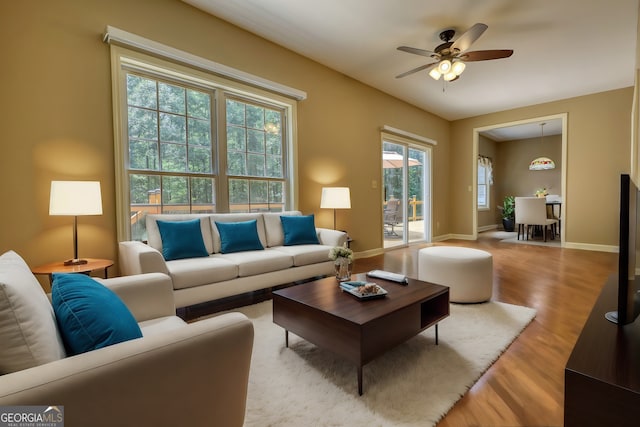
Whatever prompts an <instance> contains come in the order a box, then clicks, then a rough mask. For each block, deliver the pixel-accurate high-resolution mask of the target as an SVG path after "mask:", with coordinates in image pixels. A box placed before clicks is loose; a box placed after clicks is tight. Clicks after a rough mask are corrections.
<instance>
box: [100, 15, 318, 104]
mask: <svg viewBox="0 0 640 427" xmlns="http://www.w3.org/2000/svg"><path fill="white" fill-rule="evenodd" d="M103 41H104V42H105V43H107V44H117V45H121V46H126V47H130V48H134V49H137V50H140V51H142V52H146V53H150V54H153V55H156V56H159V57H160V58H165V59H170V60H173V61H177V62H179V63H181V64H185V65H189V66H192V67H196V68H199V69H202V70H206V71H210V72H213V73H215V74H217V75H220V76H222V77H227V78H231V79H234V80H238V81H240V82H242V83H246V84H249V85H252V86H257V87H259V88H262V89H266V90H269V91H272V92H275V93H277V94H280V95H284V96H287V97H289V98H293V99H295V100H297V101H302V100H304V99H306V98H307V93H306V92H304V91H301V90H298V89H295V88H292V87H289V86H285V85H283V84H280V83H277V82H273V81H271V80H267V79H264V78H262V77H259V76H255V75H253V74H249V73H246V72H244V71H240V70H237V69H235V68H232V67H229V66H227V65H223V64H219V63H217V62H214V61H211V60H209V59H206V58H202V57H200V56H197V55H193V54H191V53H189V52H185V51H183V50H180V49H176V48H173V47H171V46H167V45H165V44H162V43H158V42H156V41H153V40H150V39H147V38H145V37H142V36H139V35H137V34H133V33H130V32H127V31H124V30H121V29H119V28H116V27H112V26H111V25H107V28H106V30H105V33H104V36H103Z"/></svg>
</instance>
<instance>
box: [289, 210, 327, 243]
mask: <svg viewBox="0 0 640 427" xmlns="http://www.w3.org/2000/svg"><path fill="white" fill-rule="evenodd" d="M280 222H282V231H283V233H284V245H285V246H294V245H317V244H319V243H320V242H319V241H318V235H317V234H316V225H315V223H314V220H313V215H306V216H299V215H298V216H284V215H283V216H281V217H280Z"/></svg>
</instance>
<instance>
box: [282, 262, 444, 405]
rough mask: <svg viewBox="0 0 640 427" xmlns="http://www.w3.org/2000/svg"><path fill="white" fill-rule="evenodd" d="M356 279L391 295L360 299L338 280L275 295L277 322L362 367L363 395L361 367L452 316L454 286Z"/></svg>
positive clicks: (309, 283)
mask: <svg viewBox="0 0 640 427" xmlns="http://www.w3.org/2000/svg"><path fill="white" fill-rule="evenodd" d="M352 280H362V281H368V282H374V283H377V284H378V285H380V286H382V287H383V288H384V289H385V290H386V291H387V292H388V294H387V296H385V297H384V298H379V299H373V300H365V301H363V300H359V299H358V298H356V297H355V296H353V295H350V294H348V293H346V292H343V291H341V290H340V287H339V286H338V282H337V281H336V279H335V278H334V277H329V278H326V279H321V280H316V281H312V282H308V283H304V284H301V285H297V286H292V287H289V288H285V289H280V290H278V291H274V292H273V322H274V323H276V324H277V325H280V326H282V327H283V328H284V329H285V345H286V346H287V347H288V346H289V331H291V332H293V333H294V334H296V335H298V336H300V337H302V338H304V339H306V340H307V341H309V342H311V343H313V344H315V345H317V346H318V347H321V348H324V349H327V350H329V351H331V352H333V353H335V354H337V355H339V356H341V357H343V358H344V359H346V360H348V361H350V362H352V363H354V364H355V365H356V366H357V367H358V393H359V394H360V395H362V367H363V366H364V365H366V364H367V363H369V362H370V361H372V360H373V359H375V358H376V357H378V356H380V355H381V354H383V353H384V352H386V351H387V350H390V349H392V348H393V347H395V346H397V345H398V344H402V343H403V342H405V341H407V340H408V339H409V338H411V337H413V336H415V335H417V334H418V333H420V332H421V331H424V330H425V329H427V328H428V327H430V326H433V325H435V326H436V344H438V322H439V321H440V320H442V319H444V318H445V317H447V316H449V288H448V287H446V286H440V285H435V284H432V283H427V282H422V281H420V280H415V279H409V283H408V285H401V284H399V283H395V282H389V281H386V280H381V279H374V278H370V277H367V276H366V275H365V274H358V275H354V276H353V277H352Z"/></svg>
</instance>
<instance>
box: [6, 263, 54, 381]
mask: <svg viewBox="0 0 640 427" xmlns="http://www.w3.org/2000/svg"><path fill="white" fill-rule="evenodd" d="M0 343H1V344H0V374H7V373H10V372H15V371H20V370H22V369H27V368H31V367H34V366H38V365H42V364H45V363H49V362H53V361H55V360H59V359H62V358H64V357H65V351H64V345H63V343H62V339H61V337H60V335H59V334H58V329H57V326H56V320H55V315H54V312H53V308H52V307H51V304H50V303H49V299H48V298H47V295H46V294H45V293H44V290H43V289H42V287H41V286H40V283H39V282H38V281H37V280H36V278H35V277H34V276H33V274H31V271H30V270H29V267H28V266H27V263H26V262H24V260H23V259H22V258H21V257H20V255H18V254H17V253H15V252H14V251H8V252H5V253H4V254H3V255H2V256H0Z"/></svg>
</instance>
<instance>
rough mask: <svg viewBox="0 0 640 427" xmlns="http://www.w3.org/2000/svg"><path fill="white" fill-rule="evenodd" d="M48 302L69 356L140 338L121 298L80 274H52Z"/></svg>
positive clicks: (140, 334)
mask: <svg viewBox="0 0 640 427" xmlns="http://www.w3.org/2000/svg"><path fill="white" fill-rule="evenodd" d="M51 302H52V304H53V309H54V311H55V313H56V320H57V322H58V327H59V329H60V334H61V335H62V339H63V341H64V343H65V346H66V348H67V352H68V353H69V354H70V355H74V354H80V353H85V352H87V351H91V350H95V349H98V348H102V347H107V346H110V345H113V344H117V343H119V342H123V341H128V340H131V339H134V338H140V337H142V332H141V331H140V327H139V326H138V323H137V322H136V319H135V318H134V317H133V315H132V314H131V312H130V311H129V309H128V308H127V306H126V305H124V303H123V302H122V300H121V299H120V298H119V297H118V296H117V295H116V294H115V293H114V292H113V291H112V290H110V289H108V288H107V287H106V286H104V285H102V284H100V283H98V282H96V281H95V280H94V279H92V278H91V277H89V276H86V275H84V274H54V275H53V285H52V287H51Z"/></svg>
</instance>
